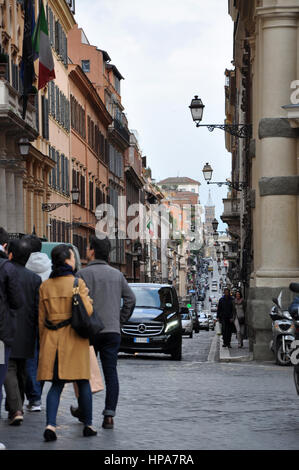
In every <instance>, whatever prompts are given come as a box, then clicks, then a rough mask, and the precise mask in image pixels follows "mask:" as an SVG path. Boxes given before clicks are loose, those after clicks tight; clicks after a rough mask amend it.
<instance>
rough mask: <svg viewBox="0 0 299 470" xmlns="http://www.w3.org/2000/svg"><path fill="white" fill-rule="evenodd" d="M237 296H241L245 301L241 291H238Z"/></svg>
mask: <svg viewBox="0 0 299 470" xmlns="http://www.w3.org/2000/svg"><path fill="white" fill-rule="evenodd" d="M237 294H240V297H241V299H243V295H242V292H241V291H240V290H237V292H236V295H237Z"/></svg>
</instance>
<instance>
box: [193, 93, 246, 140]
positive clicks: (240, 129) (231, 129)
mask: <svg viewBox="0 0 299 470" xmlns="http://www.w3.org/2000/svg"><path fill="white" fill-rule="evenodd" d="M189 108H190V111H191V115H192V119H193V121H194V122H196V127H207V128H208V129H209V131H210V132H213V131H214V130H215V129H222V130H224V131H225V132H228V133H229V134H231V135H233V136H235V137H239V138H241V139H246V138H249V137H251V132H252V125H251V124H200V123H201V121H202V117H203V111H204V108H205V105H204V104H203V102H202V101H201V99H200V98H198V96H197V95H195V96H194V98H193V100H192V101H191V104H190V106H189Z"/></svg>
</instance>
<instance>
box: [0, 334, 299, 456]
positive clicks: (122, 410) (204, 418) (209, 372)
mask: <svg viewBox="0 0 299 470" xmlns="http://www.w3.org/2000/svg"><path fill="white" fill-rule="evenodd" d="M214 337H215V336H214V332H212V331H210V332H206V331H200V333H199V334H196V335H194V336H193V338H192V339H190V338H188V337H184V339H183V360H182V361H181V362H175V361H172V360H171V359H169V357H168V356H161V355H149V356H145V355H137V356H128V355H125V354H121V355H120V360H119V377H120V401H119V406H118V411H117V416H116V418H115V428H114V430H103V429H102V428H101V427H100V426H101V422H102V416H101V412H102V409H103V403H104V392H100V393H98V394H96V395H94V409H93V416H94V426H95V427H96V429H97V430H98V435H97V436H96V437H95V438H92V439H84V438H83V437H82V425H81V424H80V423H79V422H77V421H76V420H75V419H74V418H73V417H72V416H71V415H70V412H69V407H70V405H71V404H75V400H74V393H73V387H72V385H71V384H69V385H67V386H66V387H65V390H64V391H63V394H62V398H61V403H60V407H59V413H58V424H59V425H58V428H57V435H58V439H57V441H56V442H53V443H45V442H44V441H43V437H42V433H43V430H44V425H45V397H46V393H47V389H48V387H49V384H48V383H47V384H46V386H45V390H44V393H43V409H42V411H41V412H40V413H28V412H25V417H24V423H23V424H22V426H20V427H17V428H16V427H11V426H9V425H8V423H7V420H6V416H4V414H5V413H3V416H2V418H3V419H1V420H0V435H1V439H2V441H5V443H6V446H7V450H25V449H26V450H30V449H36V450H46V449H51V450H54V449H55V450H62V449H63V450H74V449H77V450H100V449H104V450H107V451H109V450H122V449H123V450H128V449H129V450H148V449H153V450H159V449H160V450H163V449H170V450H179V449H188V450H195V449H197V450H200V449H205V450H211V449H214V450H216V449H218V450H220V449H235V450H236V449H251V450H253V449H260V450H261V449H284V450H291V449H298V431H299V418H298V412H297V411H298V397H297V395H296V394H295V388H294V384H293V378H292V369H291V368H290V367H286V368H284V367H279V366H276V365H274V363H269V362H268V363H255V362H251V363H235V364H220V363H219V362H208V361H207V359H208V354H209V350H210V346H211V343H212V340H213V338H214Z"/></svg>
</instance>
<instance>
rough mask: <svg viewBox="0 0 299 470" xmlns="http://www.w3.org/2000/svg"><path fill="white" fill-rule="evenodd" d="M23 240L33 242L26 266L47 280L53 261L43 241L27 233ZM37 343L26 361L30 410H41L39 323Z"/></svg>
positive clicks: (27, 395)
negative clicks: (38, 368) (43, 250)
mask: <svg viewBox="0 0 299 470" xmlns="http://www.w3.org/2000/svg"><path fill="white" fill-rule="evenodd" d="M23 240H28V241H29V242H30V244H31V254H30V257H29V259H28V261H27V263H26V268H27V269H29V270H30V271H33V272H34V273H35V274H37V275H38V276H40V278H41V280H42V282H43V281H46V280H47V279H48V278H49V276H50V274H51V271H52V263H51V260H50V259H49V257H48V255H46V254H45V253H41V250H42V242H41V241H40V239H39V238H38V237H37V236H36V235H26V236H25V237H23ZM36 328H37V334H36V343H35V349H34V357H33V358H32V359H27V361H26V371H27V379H26V389H25V392H26V397H27V400H28V404H27V409H28V411H34V412H36V411H41V399H42V390H43V386H44V383H43V382H38V381H37V380H36V374H37V366H38V356H39V335H38V325H37V327H36Z"/></svg>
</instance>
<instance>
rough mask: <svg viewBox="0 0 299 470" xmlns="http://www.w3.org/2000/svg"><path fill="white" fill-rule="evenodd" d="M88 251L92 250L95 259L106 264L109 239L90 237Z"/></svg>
mask: <svg viewBox="0 0 299 470" xmlns="http://www.w3.org/2000/svg"><path fill="white" fill-rule="evenodd" d="M89 245H90V249H91V250H94V254H95V258H96V259H100V260H103V261H106V262H107V263H108V260H109V253H110V251H111V243H110V240H109V238H107V237H106V238H104V239H100V238H97V237H94V236H93V237H91V238H90V241H89Z"/></svg>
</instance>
